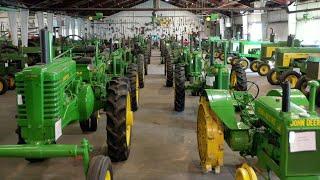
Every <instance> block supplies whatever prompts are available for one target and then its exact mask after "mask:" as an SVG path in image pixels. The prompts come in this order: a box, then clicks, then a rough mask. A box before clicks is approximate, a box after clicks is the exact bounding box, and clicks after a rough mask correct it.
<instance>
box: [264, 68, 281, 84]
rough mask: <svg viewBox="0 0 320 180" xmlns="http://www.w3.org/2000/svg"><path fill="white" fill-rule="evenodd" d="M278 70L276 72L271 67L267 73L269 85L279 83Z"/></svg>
mask: <svg viewBox="0 0 320 180" xmlns="http://www.w3.org/2000/svg"><path fill="white" fill-rule="evenodd" d="M279 74H280V73H279V72H277V71H276V70H275V69H271V70H270V71H269V73H268V74H267V80H268V82H269V83H270V84H271V85H279V84H280V81H279Z"/></svg>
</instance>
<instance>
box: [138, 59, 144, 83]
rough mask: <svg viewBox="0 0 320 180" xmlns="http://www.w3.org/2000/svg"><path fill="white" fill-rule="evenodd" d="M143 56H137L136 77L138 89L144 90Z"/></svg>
mask: <svg viewBox="0 0 320 180" xmlns="http://www.w3.org/2000/svg"><path fill="white" fill-rule="evenodd" d="M144 71H145V69H144V56H143V54H138V76H139V87H140V88H144V73H145V72H144Z"/></svg>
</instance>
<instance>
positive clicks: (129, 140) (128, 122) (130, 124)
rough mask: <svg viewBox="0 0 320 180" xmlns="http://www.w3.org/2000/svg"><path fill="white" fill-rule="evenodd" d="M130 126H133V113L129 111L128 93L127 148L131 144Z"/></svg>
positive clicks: (128, 96) (128, 99) (128, 100)
mask: <svg viewBox="0 0 320 180" xmlns="http://www.w3.org/2000/svg"><path fill="white" fill-rule="evenodd" d="M132 125H133V112H132V111H131V97H130V93H128V95H127V103H126V140H127V146H129V145H130V144H131V129H132Z"/></svg>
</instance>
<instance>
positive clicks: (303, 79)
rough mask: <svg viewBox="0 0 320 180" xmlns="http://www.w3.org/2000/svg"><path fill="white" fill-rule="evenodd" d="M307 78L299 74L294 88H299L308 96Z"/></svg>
mask: <svg viewBox="0 0 320 180" xmlns="http://www.w3.org/2000/svg"><path fill="white" fill-rule="evenodd" d="M307 87H308V79H307V77H306V76H301V77H300V78H299V80H298V82H297V84H296V87H295V88H296V89H299V90H300V91H301V92H302V93H303V94H304V95H305V96H306V97H309V93H310V92H309V90H308V88H307Z"/></svg>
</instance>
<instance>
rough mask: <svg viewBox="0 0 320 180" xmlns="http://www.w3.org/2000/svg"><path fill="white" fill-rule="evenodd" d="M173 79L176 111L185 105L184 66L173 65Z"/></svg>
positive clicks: (180, 110)
mask: <svg viewBox="0 0 320 180" xmlns="http://www.w3.org/2000/svg"><path fill="white" fill-rule="evenodd" d="M174 75H175V81H174V110H175V111H177V112H182V111H184V107H185V94H186V93H185V86H184V85H185V81H186V77H185V71H184V66H182V65H180V64H177V65H176V67H175V74H174Z"/></svg>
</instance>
